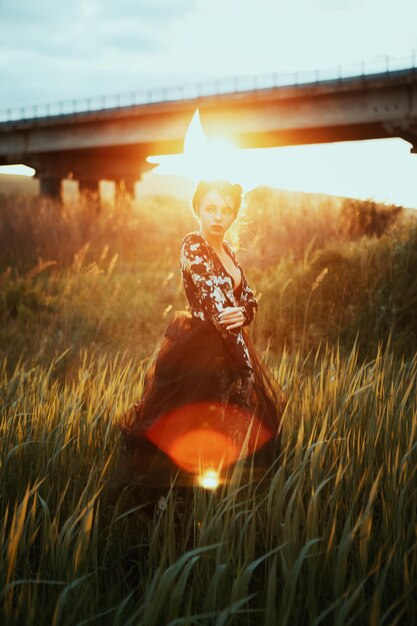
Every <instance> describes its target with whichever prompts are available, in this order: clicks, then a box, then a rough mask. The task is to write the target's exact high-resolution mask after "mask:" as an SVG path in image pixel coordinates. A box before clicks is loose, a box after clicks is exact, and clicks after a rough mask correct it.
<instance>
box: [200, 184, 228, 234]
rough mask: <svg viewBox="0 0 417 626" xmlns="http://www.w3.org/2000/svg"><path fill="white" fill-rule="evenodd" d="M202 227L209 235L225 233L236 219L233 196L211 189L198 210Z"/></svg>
mask: <svg viewBox="0 0 417 626" xmlns="http://www.w3.org/2000/svg"><path fill="white" fill-rule="evenodd" d="M198 214H199V218H200V223H201V228H202V230H203V231H204V232H205V233H207V234H209V235H212V236H213V235H218V236H219V235H224V233H225V232H226V231H227V229H228V228H230V226H231V225H232V223H233V221H234V219H235V211H234V209H233V198H232V197H231V196H229V195H222V194H220V193H219V192H218V191H209V192H208V193H206V195H205V196H204V198H203V199H202V201H201V204H200V209H199V211H198Z"/></svg>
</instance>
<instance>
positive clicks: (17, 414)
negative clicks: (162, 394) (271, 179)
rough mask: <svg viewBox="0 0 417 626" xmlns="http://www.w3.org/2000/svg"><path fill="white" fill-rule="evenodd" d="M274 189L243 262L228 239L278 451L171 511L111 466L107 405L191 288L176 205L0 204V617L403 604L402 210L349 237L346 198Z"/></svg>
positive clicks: (406, 273)
mask: <svg viewBox="0 0 417 626" xmlns="http://www.w3.org/2000/svg"><path fill="white" fill-rule="evenodd" d="M262 193H264V192H262ZM280 197H281V201H282V203H284V200H283V197H282V196H280ZM252 200H253V199H252ZM261 200H262V196H260V200H259V202H261ZM287 200H288V206H287V215H290V214H291V216H290V217H288V220H287V222H286V223H283V219H284V218H283V217H282V219H280V220H278V222H275V224H276V229H275V231H274V230H272V226H271V225H270V227H269V230H268V231H266V232H265V233H263V232H262V230H261V229H260V231H259V233H257V235H259V236H258V239H257V240H256V243H254V246H258V251H259V258H258V262H255V261H256V259H254V258H253V257H252V258H251V255H250V253H249V250H248V251H247V252H245V250H244V249H242V250H241V251H240V254H241V259H242V262H244V263H245V267H247V274H248V278H249V281H250V283H251V284H253V286H254V287H255V288H256V291H257V295H258V296H259V302H260V311H259V313H258V316H257V317H256V320H255V322H254V325H253V328H251V332H252V333H253V337H254V339H255V341H256V343H257V345H258V346H259V349H260V350H261V351H262V353H263V355H264V357H265V359H266V360H267V361H268V363H269V364H270V366H271V368H272V369H273V371H274V373H275V375H276V377H277V379H278V380H279V381H280V382H281V383H282V384H283V385H284V387H285V389H286V391H287V393H288V395H289V403H288V406H287V408H286V410H285V413H284V430H283V443H284V446H283V451H282V454H281V455H280V457H279V458H277V459H276V462H275V464H274V466H272V467H271V468H270V472H269V474H268V475H267V476H266V478H265V479H264V480H262V481H261V482H257V483H243V482H240V481H239V473H237V474H236V475H235V476H234V479H235V480H234V481H231V483H230V484H228V485H225V486H223V487H221V488H219V490H218V491H215V492H208V491H204V490H202V489H201V488H197V487H196V488H195V489H194V490H193V491H192V493H190V494H188V496H187V497H184V496H183V495H182V493H181V492H180V491H177V490H175V489H172V490H170V491H169V492H168V493H167V494H165V495H166V496H167V500H166V506H165V508H163V507H162V508H161V507H159V508H158V506H155V502H154V501H152V500H151V499H150V494H149V493H148V492H146V491H144V490H140V489H139V490H138V488H137V487H136V488H134V487H133V486H129V485H126V484H125V483H124V482H123V476H122V474H121V472H120V466H119V462H118V461H119V459H118V454H119V432H118V430H117V428H116V425H115V422H116V420H117V418H118V417H119V416H120V415H121V413H122V412H123V411H124V410H125V409H126V408H127V407H128V406H130V405H131V404H132V403H133V402H134V401H135V400H136V399H137V398H138V396H139V395H140V391H141V385H142V383H143V377H144V374H145V372H146V363H147V358H148V357H149V356H150V355H151V354H152V351H153V350H154V348H155V347H156V346H157V345H158V341H159V339H160V336H161V333H162V332H163V329H164V326H165V324H166V323H167V320H168V318H169V315H170V312H171V311H172V310H174V309H176V308H181V307H182V306H183V305H184V304H185V302H184V300H183V291H182V285H181V281H180V275H179V268H178V258H177V255H178V244H179V241H180V239H181V237H182V236H183V234H184V233H185V232H188V230H191V229H193V228H195V224H194V222H193V221H192V218H191V217H190V213H189V210H188V208H187V207H182V208H181V204H180V203H178V204H177V205H175V204H173V203H172V201H171V200H170V199H167V198H159V199H155V200H153V201H152V203H151V202H150V201H149V202H150V204H149V205H146V207H144V206H143V205H141V206H137V207H132V206H129V205H126V206H123V207H119V209H118V210H119V212H117V210H116V212H115V213H111V212H110V210H109V212H108V213H104V214H99V215H97V214H94V213H92V212H91V206H90V208H88V207H89V205H88V204H86V205H85V206H84V207H83V206H81V205H80V206H78V207H77V208H75V209H74V212H73V213H68V212H63V213H62V214H61V213H59V212H57V211H59V209H57V207H56V206H55V205H53V204H49V205H48V204H47V203H44V204H42V203H39V200H33V199H32V200H30V199H27V200H25V202H26V204H25V203H24V202H23V203H22V204H19V205H16V211H15V212H13V214H11V211H12V210H13V209H14V207H13V205H12V203H11V201H10V200H8V201H7V202H6V201H5V200H4V199H3V200H2V201H0V211H1V222H0V223H1V230H0V242H1V243H2V247H1V248H0V249H1V250H2V253H1V254H2V255H3V256H2V257H1V266H0V267H1V272H2V273H1V278H0V281H1V283H0V289H1V300H0V316H1V320H2V327H1V331H0V346H1V349H2V355H1V358H0V396H1V406H2V413H1V417H0V428H1V438H0V510H1V518H0V535H1V538H0V545H1V547H2V549H1V551H0V580H1V585H0V595H1V603H0V621H1V623H2V624H5V625H6V626H9V625H13V626H14V625H16V626H17V625H19V626H20V624H25V625H28V626H32V625H34V626H35V625H36V626H37V625H38V624H53V625H58V624H59V625H60V626H61V625H65V626H67V625H68V626H69V625H71V626H72V625H75V624H76V625H78V626H81V625H87V624H88V625H90V624H94V623H99V624H111V625H114V626H116V625H120V626H121V625H123V626H126V625H133V624H135V625H136V624H144V625H146V626H153V625H155V626H160V625H162V624H163V625H168V624H169V625H171V626H174V625H175V626H180V625H185V624H196V625H197V624H198V625H200V624H201V625H206V624H207V625H208V624H210V625H211V624H213V625H215V626H221V625H225V624H244V625H250V626H252V625H256V626H258V625H259V624H260V625H264V626H276V625H280V626H281V625H285V624H291V626H292V625H296V624H300V625H301V624H303V625H304V624H309V626H310V625H312V626H319V625H332V626H333V625H335V624H336V625H340V626H342V625H348V624H352V625H355V626H356V624H370V625H371V626H376V625H379V624H381V625H384V626H385V625H392V626H394V624H413V623H415V622H416V621H417V605H416V602H415V599H414V598H415V594H416V580H417V530H416V528H417V527H416V517H415V512H416V510H417V492H416V490H415V487H414V485H415V483H416V475H415V474H416V467H417V464H416V461H417V458H416V457H417V437H416V435H417V403H416V398H417V393H416V392H417V359H416V356H415V352H416V350H415V347H416V335H415V332H416V327H415V310H416V304H417V301H416V299H417V296H416V294H417V287H416V280H415V266H416V261H417V259H416V254H417V253H416V250H417V246H416V239H417V230H416V227H415V222H414V223H413V221H412V220H411V221H408V219H409V218H408V217H406V216H401V215H400V216H398V217H397V219H396V221H395V222H394V223H393V224H391V225H390V226H389V228H387V229H386V232H385V233H380V234H379V235H378V236H374V237H359V238H358V237H357V233H356V231H355V234H354V238H352V239H349V238H347V237H346V231H344V232H342V231H343V229H341V228H339V226H340V225H341V221H340V220H341V213H340V207H341V205H340V203H336V204H335V205H334V206H332V205H331V203H330V201H329V206H327V207H323V206H321V205H317V206H316V207H315V208H314V199H313V198H312V200H311V211H310V213H309V212H308V211H307V212H306V211H305V207H304V208H303V206H302V205H301V204H300V205H299V207H298V209H297V208H296V206H295V205H292V204H291V202H292V199H291V197H290V196H288V198H287ZM304 200H305V199H303V202H304ZM264 201H265V197H263V200H262V202H264ZM273 201H274V195H273V194H272V192H271V194H270V197H269V202H271V203H272V202H273ZM13 202H14V201H13ZM173 207H175V209H173ZM254 207H255V205H254V204H253V203H252V205H251V204H250V203H249V205H248V211H247V214H246V217H247V219H248V220H249V221H250V220H252V222H251V226H250V227H251V229H252V233H253V229H254V228H255V225H256V223H257V222H256V220H255V221H254V219H253V215H255V213H253V214H252V217H251V213H250V211H251V210H252V211H254V210H255V208H254ZM271 210H272V209H271ZM297 210H298V211H299V214H298V215H299V217H298V220H299V221H298V227H297V219H296V218H295V215H296V213H297ZM54 211H55V214H54V213H53V212H54ZM181 211H183V213H181ZM280 211H281V216H283V215H285V211H284V208H283V206H282V205H281V207H280ZM291 211H292V212H291ZM314 211H316V214H313V212H314ZM326 215H327V222H326ZM181 216H182V217H181ZM337 216H339V217H337ZM338 219H339V221H338ZM181 220H183V221H181ZM300 220H301V222H300ZM309 220H310V221H309ZM315 220H316V225H317V223H320V224H321V226H320V229H317V228H316V230H317V232H316V233H314V232H313V230H314V223H315ZM317 220H319V221H317ZM258 223H260V224H264V222H263V221H262V219H260V222H258ZM301 223H302V225H303V229H304V235H302V234H300V231H301V230H302V229H301V227H300V224H301ZM158 224H162V225H163V229H161V226H158ZM291 229H292V230H291ZM295 231H297V237H295ZM291 232H293V233H294V239H292V238H291ZM51 233H52V234H51ZM323 233H324V235H323ZM145 234H146V235H147V236H148V239H146V237H145ZM266 234H267V235H268V237H269V239H268V241H271V242H272V244H271V245H273V244H274V242H279V246H278V244H277V247H278V250H279V255H278V254H277V255H276V258H275V260H274V262H272V261H271V259H270V258H269V257H268V255H267V254H263V252H264V245H265V235H266ZM242 240H243V235H242ZM253 241H254V242H255V240H253ZM285 241H286V242H287V243H285ZM6 243H7V244H8V245H7V246H5V245H4V244H6ZM9 244H10V245H9ZM253 249H255V248H253ZM253 249H252V250H253ZM150 251H152V256H150ZM261 253H262V254H261ZM271 254H272V253H271ZM170 307H171V308H170Z"/></svg>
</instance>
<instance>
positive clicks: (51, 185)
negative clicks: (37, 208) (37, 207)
mask: <svg viewBox="0 0 417 626" xmlns="http://www.w3.org/2000/svg"><path fill="white" fill-rule="evenodd" d="M40 194H41V196H46V197H47V198H54V199H55V200H61V179H60V178H59V177H51V176H41V177H40Z"/></svg>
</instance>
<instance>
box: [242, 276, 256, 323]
mask: <svg viewBox="0 0 417 626" xmlns="http://www.w3.org/2000/svg"><path fill="white" fill-rule="evenodd" d="M240 302H241V303H242V304H241V309H242V313H243V315H244V316H245V321H244V322H243V324H242V326H248V324H250V323H251V322H252V320H253V318H254V317H255V313H256V312H257V311H258V309H259V305H258V301H257V299H256V298H255V296H254V293H253V291H252V289H251V288H250V286H249V284H248V283H247V281H246V280H244V284H243V285H242V293H241V295H240Z"/></svg>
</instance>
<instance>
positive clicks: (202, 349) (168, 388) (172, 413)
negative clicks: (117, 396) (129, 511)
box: [119, 180, 286, 487]
mask: <svg viewBox="0 0 417 626" xmlns="http://www.w3.org/2000/svg"><path fill="white" fill-rule="evenodd" d="M241 195H242V188H241V187H240V185H233V184H231V183H228V182H226V181H219V180H217V181H211V182H206V181H202V182H200V183H199V185H198V186H197V189H196V191H195V194H194V197H193V209H194V212H195V214H196V216H197V218H198V219H199V223H200V229H199V230H196V231H193V232H190V233H188V234H187V235H186V236H185V237H184V238H183V240H182V242H181V250H180V270H181V274H182V279H183V284H184V288H185V294H186V297H187V300H188V309H189V310H188V311H177V312H176V316H175V318H174V319H173V320H172V321H171V323H170V324H169V325H168V327H167V329H166V331H165V334H164V337H163V340H162V342H161V345H160V347H159V349H158V351H157V352H156V353H155V355H154V359H153V362H152V364H151V365H150V367H149V369H148V371H147V373H146V376H145V382H144V389H143V393H142V397H141V399H140V400H139V401H138V402H136V404H135V405H134V406H133V407H132V408H131V409H130V410H128V411H127V412H126V413H125V414H124V415H123V416H122V418H121V420H120V422H119V426H120V428H121V430H122V435H123V441H124V443H125V452H126V454H127V457H128V458H129V472H130V474H131V475H132V476H135V475H140V476H141V478H142V479H144V482H145V484H148V485H150V486H155V487H156V486H161V485H163V484H164V485H169V482H170V479H171V477H172V476H173V475H174V474H176V484H177V485H187V486H190V485H196V484H200V485H202V486H205V487H215V486H217V484H219V482H222V481H224V480H227V479H228V477H229V476H230V472H231V470H233V468H235V467H236V463H237V462H238V461H239V457H240V461H239V462H240V466H242V464H243V466H244V468H245V471H248V472H249V471H251V472H252V475H253V472H254V471H255V475H256V474H258V475H261V474H263V472H264V471H265V470H267V469H268V467H269V466H270V464H271V463H272V462H273V460H274V458H276V455H277V453H278V452H279V449H280V448H279V443H280V437H281V431H280V427H281V415H282V412H283V410H284V408H285V404H286V397H285V394H284V392H283V391H282V389H281V387H280V386H279V384H278V383H277V381H276V380H275V379H274V377H273V376H272V374H271V373H270V372H269V370H268V368H267V367H266V365H265V363H264V362H263V361H262V359H261V357H260V356H259V355H258V353H257V351H256V349H255V347H254V345H253V343H252V341H251V339H250V337H249V335H248V333H247V331H246V329H245V327H246V326H248V325H249V324H250V323H251V322H252V320H253V319H254V316H255V314H256V311H257V310H258V302H257V300H256V298H255V296H254V294H253V291H252V289H251V287H250V286H249V284H248V282H247V280H246V277H245V274H244V272H243V269H242V267H241V266H240V264H239V262H238V260H237V258H236V256H235V253H234V251H233V249H232V247H231V245H230V244H229V243H228V242H227V241H225V240H224V235H225V233H226V232H227V230H228V229H229V228H230V227H231V226H232V224H233V222H234V221H235V220H236V218H237V215H238V211H239V208H240V205H241ZM245 460H246V462H245ZM251 464H252V465H253V467H252V469H251V470H250V465H251Z"/></svg>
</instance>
